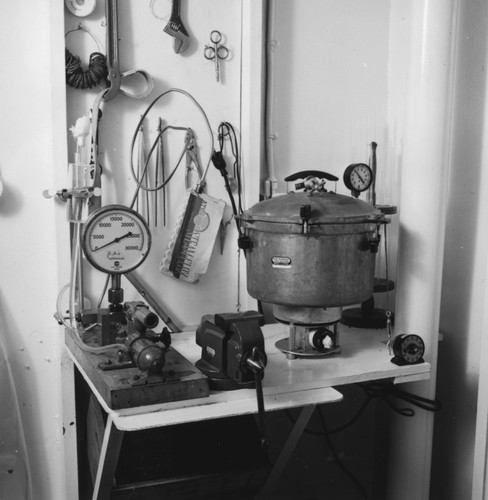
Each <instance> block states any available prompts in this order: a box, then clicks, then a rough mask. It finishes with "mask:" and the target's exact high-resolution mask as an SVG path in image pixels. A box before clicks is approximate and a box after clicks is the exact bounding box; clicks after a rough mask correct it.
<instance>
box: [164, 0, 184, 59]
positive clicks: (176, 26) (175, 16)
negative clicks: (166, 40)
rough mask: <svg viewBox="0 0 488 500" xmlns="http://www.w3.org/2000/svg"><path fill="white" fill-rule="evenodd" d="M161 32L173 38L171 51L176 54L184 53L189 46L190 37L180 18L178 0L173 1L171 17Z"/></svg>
mask: <svg viewBox="0 0 488 500" xmlns="http://www.w3.org/2000/svg"><path fill="white" fill-rule="evenodd" d="M163 31H164V32H165V33H168V35H170V36H172V37H173V49H174V51H175V52H176V53H177V54H181V53H182V52H184V51H185V50H186V49H187V48H188V46H189V45H190V35H188V32H187V31H186V29H185V27H184V26H183V23H182V22H181V18H180V0H173V3H172V6H171V16H170V18H169V21H168V24H166V26H165V27H164V28H163Z"/></svg>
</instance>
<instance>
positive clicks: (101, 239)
mask: <svg viewBox="0 0 488 500" xmlns="http://www.w3.org/2000/svg"><path fill="white" fill-rule="evenodd" d="M82 245H83V252H84V253H85V256H86V258H87V260H88V261H89V262H90V264H92V265H93V266H94V267H96V268H97V269H98V270H100V271H102V272H104V273H109V274H122V273H127V272H129V271H132V270H133V269H135V268H136V267H138V266H140V265H141V264H142V263H143V262H144V260H145V259H146V257H147V255H148V254H149V249H150V248H151V233H150V232H149V227H148V225H147V223H146V221H145V220H144V219H143V218H142V217H141V215H140V214H138V213H137V212H136V211H134V210H132V209H130V208H127V207H124V206H122V205H107V206H105V207H102V208H100V209H99V210H97V211H96V212H94V213H93V214H92V215H91V216H90V218H89V219H88V220H87V221H86V223H85V224H84V228H83V237H82Z"/></svg>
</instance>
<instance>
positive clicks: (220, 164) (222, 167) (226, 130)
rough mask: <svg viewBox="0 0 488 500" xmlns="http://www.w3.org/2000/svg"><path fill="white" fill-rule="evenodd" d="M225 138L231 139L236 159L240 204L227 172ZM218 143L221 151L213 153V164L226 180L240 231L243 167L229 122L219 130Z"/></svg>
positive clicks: (235, 137)
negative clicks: (238, 216) (239, 217)
mask: <svg viewBox="0 0 488 500" xmlns="http://www.w3.org/2000/svg"><path fill="white" fill-rule="evenodd" d="M225 138H228V139H229V142H230V147H231V152H232V156H233V157H234V162H233V175H234V178H235V179H237V197H238V204H236V201H235V199H234V194H233V192H232V186H231V184H230V179H229V172H228V171H227V164H226V162H225V159H224V152H223V150H224V142H225ZM218 141H219V147H220V151H215V150H214V151H213V153H212V163H213V164H214V167H215V168H216V169H217V170H218V171H219V172H220V174H221V175H222V177H223V178H224V183H225V190H226V191H227V194H228V195H229V199H230V203H231V205H232V212H233V214H234V220H235V222H236V225H237V229H238V230H239V221H238V220H237V217H236V216H237V215H238V214H242V213H243V212H244V210H243V208H242V179H241V166H240V162H239V145H238V141H237V135H236V133H235V130H234V127H232V125H231V124H230V123H229V122H222V123H221V124H220V125H219V128H218Z"/></svg>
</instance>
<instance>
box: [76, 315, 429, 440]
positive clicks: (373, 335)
mask: <svg viewBox="0 0 488 500" xmlns="http://www.w3.org/2000/svg"><path fill="white" fill-rule="evenodd" d="M262 330H263V334H264V338H265V348H266V354H267V356H268V364H267V366H266V370H265V374H264V379H263V393H264V406H265V410H266V411H273V410H279V409H285V408H294V407H300V406H306V405H310V404H319V403H333V402H337V401H340V400H341V399H342V395H341V394H340V393H339V392H338V391H337V390H335V389H334V388H333V386H338V385H346V384H351V383H357V382H365V381H372V380H380V379H393V381H394V382H395V383H401V382H410V381H414V380H423V379H427V378H429V376H430V368H431V367H430V364H429V363H420V364H416V365H407V366H398V365H396V364H394V363H392V362H391V355H390V354H389V352H388V348H387V346H386V333H385V330H362V329H356V328H349V327H347V326H344V325H340V326H339V344H340V345H341V347H342V352H341V353H340V354H333V355H330V356H326V357H320V358H313V359H308V358H297V359H292V360H290V359H287V358H286V356H285V355H284V354H283V353H282V352H281V351H279V350H278V349H277V348H276V347H275V342H276V341H277V340H279V339H281V338H285V337H287V336H288V327H287V326H285V325H282V324H272V325H265V326H264V327H263V328H262ZM172 345H173V347H174V348H175V349H176V350H177V351H178V352H179V353H180V354H182V355H183V356H184V357H185V358H186V359H188V360H189V361H190V362H192V363H195V362H196V361H197V360H198V359H199V358H200V355H201V348H200V347H199V346H198V345H197V344H196V342H195V332H185V333H175V334H173V335H172ZM68 352H69V350H68ZM70 357H71V358H72V359H73V361H74V363H75V364H76V366H77V367H78V369H79V370H80V372H81V373H82V374H83V376H84V377H85V379H86V381H87V382H88V384H89V385H90V386H91V389H92V391H93V392H94V394H95V395H96V396H97V398H98V400H99V402H100V404H101V405H102V407H103V408H104V410H105V411H106V412H107V413H108V414H109V415H110V416H111V418H112V420H113V422H114V424H115V426H116V427H117V428H118V429H120V430H124V431H132V430H141V429H147V428H151V427H160V426H165V425H173V424H180V423H188V422H194V421H199V420H207V419H212V418H222V417H230V416H236V415H243V414H248V413H256V412H257V401H256V392H255V390H254V389H238V390H234V391H215V392H213V391H212V392H211V393H210V395H209V396H208V397H206V398H198V399H190V400H186V401H175V402H171V403H164V404H155V405H150V406H140V407H136V408H127V409H120V410H112V409H110V408H109V407H108V406H107V404H106V403H105V401H104V400H103V399H102V398H101V396H100V395H99V394H98V392H97V390H96V389H95V387H94V386H93V384H92V383H91V381H90V380H89V378H88V377H87V376H86V374H85V373H84V371H83V369H82V368H81V366H80V365H79V363H78V362H77V361H76V359H75V358H74V356H72V355H71V353H70Z"/></svg>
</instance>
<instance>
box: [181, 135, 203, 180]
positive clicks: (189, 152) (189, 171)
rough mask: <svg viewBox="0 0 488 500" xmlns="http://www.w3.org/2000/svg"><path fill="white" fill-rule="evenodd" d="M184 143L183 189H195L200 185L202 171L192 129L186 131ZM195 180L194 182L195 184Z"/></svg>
mask: <svg viewBox="0 0 488 500" xmlns="http://www.w3.org/2000/svg"><path fill="white" fill-rule="evenodd" d="M185 141H186V144H187V146H186V172H185V188H186V189H195V188H196V186H198V185H200V182H201V179H202V175H203V170H202V167H201V165H200V161H199V160H198V146H197V140H196V139H195V134H194V133H193V130H192V129H188V132H187V133H186V137H185ZM195 179H196V182H195Z"/></svg>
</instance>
